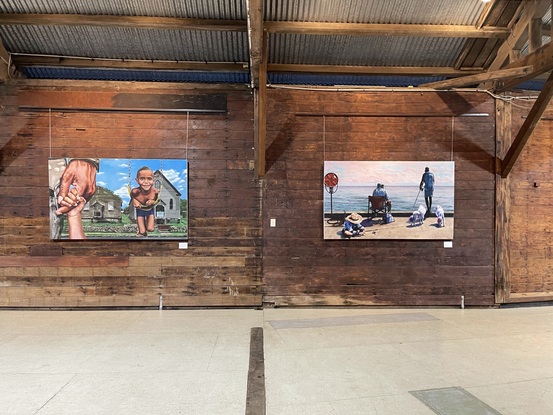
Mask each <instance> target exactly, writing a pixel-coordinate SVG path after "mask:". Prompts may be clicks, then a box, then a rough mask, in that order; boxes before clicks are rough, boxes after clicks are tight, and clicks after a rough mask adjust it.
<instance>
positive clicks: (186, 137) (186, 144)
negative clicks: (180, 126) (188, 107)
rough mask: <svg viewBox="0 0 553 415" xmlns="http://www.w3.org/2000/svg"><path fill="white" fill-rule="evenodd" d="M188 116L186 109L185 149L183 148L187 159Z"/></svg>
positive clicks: (188, 112)
mask: <svg viewBox="0 0 553 415" xmlns="http://www.w3.org/2000/svg"><path fill="white" fill-rule="evenodd" d="M189 116H190V111H186V150H185V158H186V160H188V118H189Z"/></svg>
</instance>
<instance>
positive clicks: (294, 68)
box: [267, 63, 484, 77]
mask: <svg viewBox="0 0 553 415" xmlns="http://www.w3.org/2000/svg"><path fill="white" fill-rule="evenodd" d="M267 69H268V71H269V72H307V73H329V74H359V75H382V76H385V75H392V76H396V75H406V76H414V75H421V76H446V77H447V76H465V75H476V74H481V73H483V72H484V70H483V69H470V70H469V69H466V70H464V69H455V68H451V67H425V66H347V65H298V64H284V63H270V64H268V67H267Z"/></svg>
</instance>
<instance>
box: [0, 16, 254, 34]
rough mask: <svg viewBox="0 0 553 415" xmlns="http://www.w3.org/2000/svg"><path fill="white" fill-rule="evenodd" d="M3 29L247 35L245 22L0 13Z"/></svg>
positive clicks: (0, 23) (178, 18)
mask: <svg viewBox="0 0 553 415" xmlns="http://www.w3.org/2000/svg"><path fill="white" fill-rule="evenodd" d="M0 25H4V26H8V25H33V26H98V27H132V28H141V29H175V30H210V31H225V32H245V31H246V22H244V21H241V20H219V19H188V18H180V17H150V16H112V15H88V14H86V15H85V14H21V13H0Z"/></svg>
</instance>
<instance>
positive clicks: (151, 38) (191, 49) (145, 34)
mask: <svg viewBox="0 0 553 415" xmlns="http://www.w3.org/2000/svg"><path fill="white" fill-rule="evenodd" d="M0 37H1V38H2V39H3V43H4V46H5V47H6V49H8V50H10V51H11V52H13V53H26V54H46V55H61V56H79V57H89V58H105V59H134V60H169V61H200V62H247V61H248V39H247V35H246V33H241V32H214V31H193V30H168V29H165V30H151V29H139V28H127V27H94V26H0Z"/></svg>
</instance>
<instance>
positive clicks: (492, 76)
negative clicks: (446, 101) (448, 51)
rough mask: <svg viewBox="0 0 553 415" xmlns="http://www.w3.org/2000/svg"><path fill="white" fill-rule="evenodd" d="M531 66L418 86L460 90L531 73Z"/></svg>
mask: <svg viewBox="0 0 553 415" xmlns="http://www.w3.org/2000/svg"><path fill="white" fill-rule="evenodd" d="M532 69H533V68H532V67H531V66H525V67H522V68H514V69H500V70H499V71H494V72H486V73H482V74H478V75H471V76H463V77H459V78H455V79H448V80H445V81H438V82H430V83H427V84H422V85H419V88H434V89H450V88H462V87H464V86H469V85H475V84H478V83H480V82H484V81H494V80H497V79H507V78H509V79H510V78H514V77H520V76H523V75H525V74H527V73H528V72H531V71H532Z"/></svg>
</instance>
